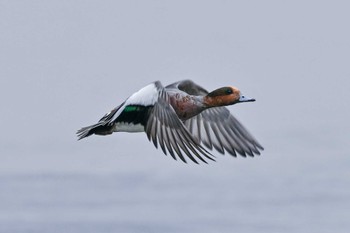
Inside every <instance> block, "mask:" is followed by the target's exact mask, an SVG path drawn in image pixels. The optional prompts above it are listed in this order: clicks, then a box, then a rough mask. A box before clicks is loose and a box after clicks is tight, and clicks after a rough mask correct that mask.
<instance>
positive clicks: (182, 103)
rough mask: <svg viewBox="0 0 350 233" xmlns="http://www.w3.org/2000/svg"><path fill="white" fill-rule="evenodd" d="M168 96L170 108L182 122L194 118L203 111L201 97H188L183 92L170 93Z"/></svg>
mask: <svg viewBox="0 0 350 233" xmlns="http://www.w3.org/2000/svg"><path fill="white" fill-rule="evenodd" d="M168 94H169V96H170V104H171V106H172V107H173V108H174V110H175V112H176V114H177V116H178V117H179V118H180V119H181V120H183V121H185V120H187V119H189V118H191V117H193V116H196V115H197V114H199V113H201V112H202V111H203V110H204V109H205V107H204V105H203V103H202V99H203V97H200V96H192V95H188V94H187V93H185V92H174V93H171V92H170V93H168Z"/></svg>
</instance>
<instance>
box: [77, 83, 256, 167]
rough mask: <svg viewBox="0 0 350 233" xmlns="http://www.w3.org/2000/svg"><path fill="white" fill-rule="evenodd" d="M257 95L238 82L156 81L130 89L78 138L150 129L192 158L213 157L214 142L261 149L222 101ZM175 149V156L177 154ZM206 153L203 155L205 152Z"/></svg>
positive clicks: (151, 135)
mask: <svg viewBox="0 0 350 233" xmlns="http://www.w3.org/2000/svg"><path fill="white" fill-rule="evenodd" d="M250 101H255V100H254V99H249V98H246V97H244V96H242V95H241V93H240V91H239V90H238V89H237V88H235V87H223V88H219V89H216V90H214V91H213V92H210V93H209V92H208V91H206V90H205V89H204V88H202V87H200V86H199V85H197V84H195V83H194V82H192V81H191V80H183V81H179V82H176V83H173V84H170V85H168V86H166V87H163V86H162V84H161V83H160V82H159V81H156V82H153V83H151V84H149V85H147V86H145V87H143V88H142V89H140V90H139V91H137V92H135V93H134V94H132V95H131V96H130V97H129V98H127V99H126V100H125V101H124V102H123V103H122V104H121V105H119V106H118V107H116V108H114V109H113V110H112V111H110V112H109V113H107V114H105V115H104V116H103V117H102V118H101V119H100V120H99V122H98V123H96V124H94V125H91V126H87V127H83V128H82V129H80V130H78V132H77V134H78V139H79V140H80V139H82V138H85V137H88V136H90V135H92V134H96V135H109V134H112V133H113V132H146V134H147V137H148V139H149V140H150V141H152V142H153V143H154V145H155V146H156V147H157V148H158V144H159V145H160V146H161V148H162V150H163V152H164V154H167V152H169V154H170V155H171V156H172V157H173V158H174V159H177V156H178V157H179V158H180V159H181V160H182V161H184V162H186V159H185V157H184V156H183V154H185V155H187V157H188V158H190V159H191V160H192V161H193V162H195V163H198V162H197V160H196V158H197V159H199V160H201V161H203V162H206V160H205V159H204V158H207V159H210V160H214V158H213V155H212V154H211V153H209V152H208V151H207V150H206V149H205V148H204V147H203V145H204V146H205V147H207V149H210V150H211V149H213V148H215V149H216V150H217V151H219V152H220V153H222V154H224V153H225V151H227V152H228V153H230V154H231V155H234V156H236V152H238V153H239V154H241V155H242V156H246V154H248V155H251V156H254V154H260V150H263V147H262V146H261V145H260V144H259V143H258V142H257V141H256V140H255V139H254V138H253V137H252V136H251V135H250V133H248V131H246V130H245V128H244V127H243V126H242V125H241V124H240V123H239V122H238V121H237V120H236V119H235V118H234V117H233V116H232V115H231V114H230V112H229V110H228V109H227V108H225V107H223V106H226V105H232V104H235V103H240V102H250ZM176 155H177V156H176ZM203 157H204V158H203Z"/></svg>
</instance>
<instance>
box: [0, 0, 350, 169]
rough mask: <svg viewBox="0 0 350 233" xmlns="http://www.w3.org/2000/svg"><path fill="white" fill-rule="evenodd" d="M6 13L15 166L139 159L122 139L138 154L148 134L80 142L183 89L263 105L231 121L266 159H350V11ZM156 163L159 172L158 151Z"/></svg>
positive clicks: (294, 5)
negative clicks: (343, 155)
mask: <svg viewBox="0 0 350 233" xmlns="http://www.w3.org/2000/svg"><path fill="white" fill-rule="evenodd" d="M0 4H1V7H0V28H1V36H0V49H1V53H0V77H1V81H0V82H1V83H0V84H1V87H0V88H1V92H0V95H1V96H0V101H1V106H2V108H3V110H2V112H3V114H2V116H1V128H2V129H3V133H2V134H1V136H0V137H1V138H0V145H1V146H0V148H1V154H2V155H6V156H9V157H8V158H7V160H6V161H7V162H8V163H9V164H10V165H11V166H12V165H13V166H17V165H16V163H17V162H18V161H17V160H16V159H15V158H16V156H23V155H22V154H23V153H31V154H41V153H42V154H45V155H46V156H50V155H52V154H61V153H68V152H69V153H73V154H80V153H87V152H88V151H91V150H96V151H98V150H99V149H101V147H102V148H104V147H106V148H108V149H102V150H106V151H110V152H111V153H114V152H115V151H116V150H117V151H118V153H123V154H124V153H132V154H134V153H137V152H139V151H138V150H137V149H136V150H135V149H134V148H132V149H131V148H127V147H125V143H126V140H125V139H124V137H126V138H130V139H132V140H133V143H136V144H138V145H140V148H141V147H142V146H145V144H147V143H148V142H147V139H146V137H145V135H142V136H141V137H140V136H135V135H131V136H130V135H125V134H124V135H122V136H113V137H110V138H107V137H106V138H89V139H88V140H86V141H82V142H79V143H78V142H76V141H75V135H74V134H75V131H76V129H78V128H80V127H81V126H84V125H87V124H91V123H94V122H95V121H96V120H98V119H99V118H100V117H101V116H102V115H103V114H104V113H105V112H107V111H109V110H110V109H111V108H113V107H115V106H117V105H118V104H120V103H121V102H122V101H123V100H124V99H125V98H126V97H128V96H129V95H130V94H132V93H133V92H135V91H136V90H138V89H139V88H141V87H143V86H144V85H146V84H148V83H149V82H152V81H154V80H160V81H161V82H162V83H163V84H164V85H165V84H168V83H171V82H174V81H177V80H180V79H185V78H190V79H193V80H194V81H196V82H198V83H199V84H201V85H202V86H204V87H206V88H207V89H209V90H212V89H215V88H217V87H220V86H225V85H234V86H237V87H239V88H240V89H241V90H242V92H243V93H245V94H246V95H249V96H252V97H254V98H256V99H257V102H255V103H253V104H246V105H239V106H233V107H230V110H231V111H232V112H234V113H235V115H236V116H237V117H238V118H239V119H240V120H241V121H242V122H243V123H244V124H245V125H246V127H247V128H248V129H249V130H250V131H251V132H252V133H253V134H254V135H256V137H257V138H258V139H259V140H260V141H261V143H262V144H263V145H265V147H266V152H265V154H270V153H279V152H282V151H285V150H286V148H288V150H295V152H297V153H299V152H302V151H301V146H300V145H305V146H306V147H312V145H320V144H322V146H323V147H325V148H329V149H330V150H332V149H333V147H335V148H338V149H339V148H342V149H343V150H345V149H346V148H345V146H344V143H345V142H346V140H345V136H346V135H348V132H349V123H348V121H347V119H349V117H350V116H349V108H348V103H347V102H348V100H349V92H348V87H349V73H350V72H349V67H348V66H349V61H350V59H349V56H350V46H349V41H350V36H349V30H346V28H347V26H348V22H349V18H350V17H349V15H348V12H347V9H348V7H349V5H348V4H344V3H343V2H340V1H335V2H332V4H330V3H329V2H327V1H306V2H305V1H293V2H289V3H285V2H283V3H282V2H280V1H244V2H236V1H215V2H214V1H102V2H101V1H1V3H0ZM300 135H302V136H304V137H303V139H298V136H300ZM82 148H85V149H82ZM116 148H117V149H116ZM148 148H150V147H148ZM296 148H299V149H300V151H298V150H297V149H296ZM152 150H153V148H150V151H152ZM279 150H281V151H279ZM135 151H136V152H135ZM156 154H157V155H155V156H153V157H155V158H156V159H155V160H154V161H157V160H158V159H160V158H159V154H161V152H159V153H156ZM52 156H54V155H52ZM70 156H74V155H70ZM310 156H313V155H310ZM314 156H317V155H314ZM145 157H146V156H145ZM138 159H142V157H138ZM152 161H153V160H152ZM6 166H7V165H6Z"/></svg>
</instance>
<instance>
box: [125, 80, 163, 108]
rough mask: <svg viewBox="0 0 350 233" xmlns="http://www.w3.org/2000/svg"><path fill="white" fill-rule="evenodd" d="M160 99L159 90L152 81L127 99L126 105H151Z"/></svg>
mask: <svg viewBox="0 0 350 233" xmlns="http://www.w3.org/2000/svg"><path fill="white" fill-rule="evenodd" d="M157 99H158V90H157V87H156V85H155V84H154V83H151V84H149V85H147V86H145V87H143V88H141V89H140V90H139V91H137V92H135V93H134V94H132V95H131V96H130V97H129V98H128V100H127V101H126V105H131V104H135V105H143V106H149V105H154V103H155V102H156V101H157Z"/></svg>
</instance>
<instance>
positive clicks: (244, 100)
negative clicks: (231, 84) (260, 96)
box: [238, 95, 255, 103]
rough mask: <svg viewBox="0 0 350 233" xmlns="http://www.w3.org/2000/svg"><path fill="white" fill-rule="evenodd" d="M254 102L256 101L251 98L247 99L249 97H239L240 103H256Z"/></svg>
mask: <svg viewBox="0 0 350 233" xmlns="http://www.w3.org/2000/svg"><path fill="white" fill-rule="evenodd" d="M254 101H255V99H253V98H249V97H247V96H244V95H241V96H240V97H239V100H238V103H244V102H254Z"/></svg>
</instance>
